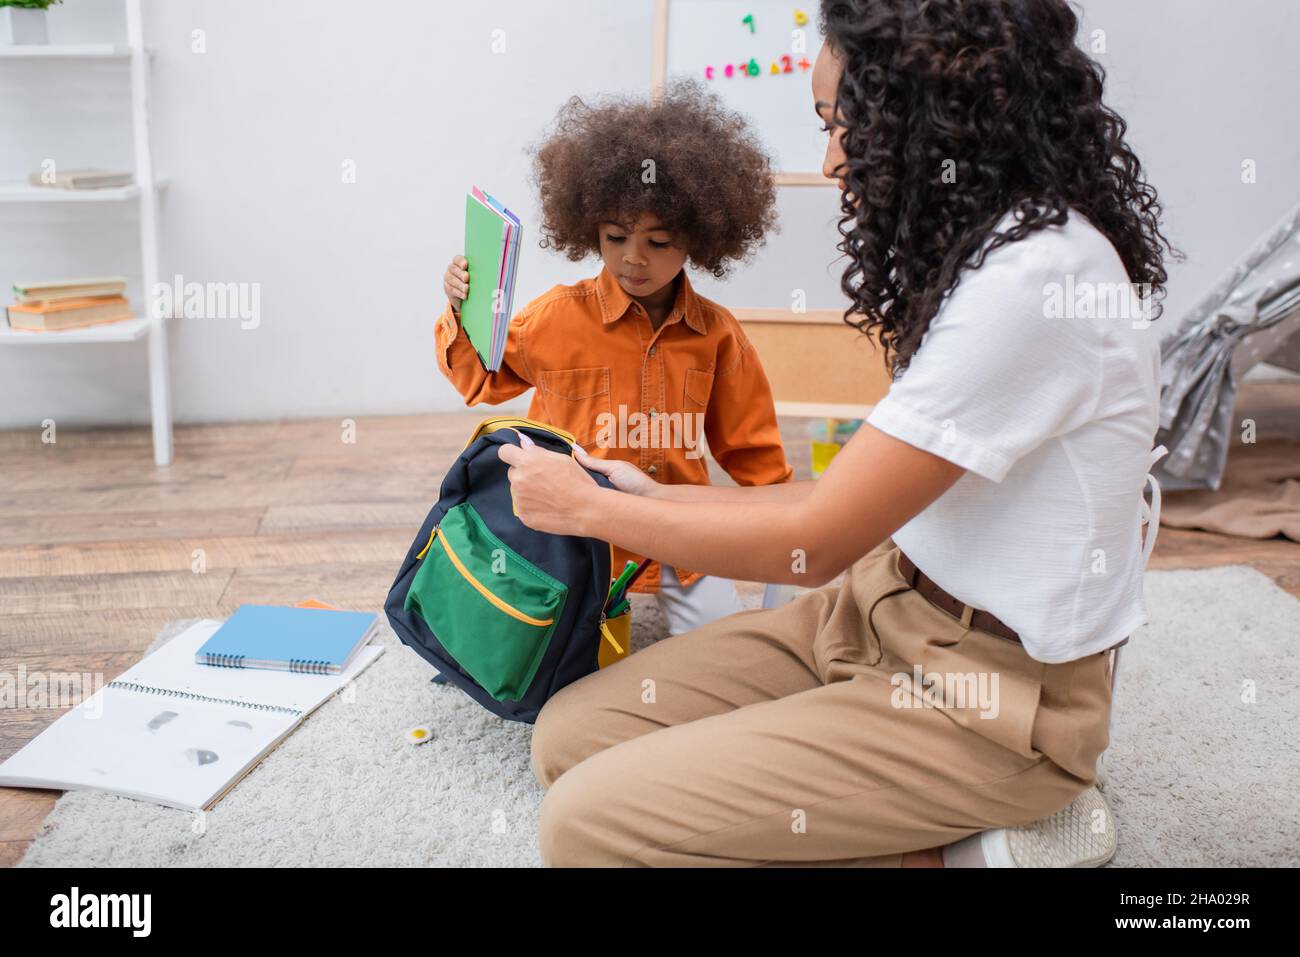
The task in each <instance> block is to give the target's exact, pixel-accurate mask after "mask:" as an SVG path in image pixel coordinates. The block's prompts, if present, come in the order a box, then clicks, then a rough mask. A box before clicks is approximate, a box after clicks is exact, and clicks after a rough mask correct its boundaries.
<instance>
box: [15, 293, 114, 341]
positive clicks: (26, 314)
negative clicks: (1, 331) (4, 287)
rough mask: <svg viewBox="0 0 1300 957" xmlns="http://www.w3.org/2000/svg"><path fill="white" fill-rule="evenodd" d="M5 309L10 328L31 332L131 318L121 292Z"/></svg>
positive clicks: (54, 330) (75, 327) (53, 330)
mask: <svg viewBox="0 0 1300 957" xmlns="http://www.w3.org/2000/svg"><path fill="white" fill-rule="evenodd" d="M7 313H8V315H9V325H10V327H11V328H13V329H24V330H28V331H31V332H56V331H58V330H60V329H77V328H80V327H82V326H96V325H99V324H100V323H103V322H121V321H122V320H124V319H132V318H134V316H132V315H131V305H130V303H128V302H127V301H126V297H125V296H94V297H89V298H85V299H66V300H63V301H62V302H33V303H23V304H20V305H16V306H10V307H9V308H8V310H7Z"/></svg>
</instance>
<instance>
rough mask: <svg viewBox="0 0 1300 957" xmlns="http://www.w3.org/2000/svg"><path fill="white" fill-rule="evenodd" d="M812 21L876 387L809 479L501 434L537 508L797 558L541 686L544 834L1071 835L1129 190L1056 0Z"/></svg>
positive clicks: (829, 157) (615, 858) (1149, 381)
mask: <svg viewBox="0 0 1300 957" xmlns="http://www.w3.org/2000/svg"><path fill="white" fill-rule="evenodd" d="M822 25H823V31H824V33H825V35H826V40H827V42H826V45H825V47H824V48H823V50H822V51H821V54H820V56H819V57H818V60H817V64H816V67H815V69H814V72H813V77H812V86H813V102H814V106H815V109H816V111H817V113H818V115H819V116H820V117H821V118H822V120H823V122H824V124H825V127H826V132H827V133H828V144H827V150H826V161H825V166H824V172H825V173H826V175H827V176H829V177H831V178H833V179H835V180H837V181H838V183H839V185H840V210H841V214H842V219H841V223H840V233H841V236H842V241H841V244H840V249H841V251H842V252H843V253H844V254H845V257H846V259H847V265H846V268H845V272H844V279H843V288H844V291H845V292H846V294H847V295H848V296H849V298H850V300H851V302H852V308H851V309H850V311H849V315H848V316H847V317H846V318H847V319H849V320H851V321H852V323H853V324H854V325H856V326H857V327H858V328H860V329H861V330H862V331H863V332H864V333H866V334H869V335H873V336H875V337H876V338H877V340H878V341H879V342H880V343H881V345H882V346H883V347H884V348H885V350H886V351H887V355H888V359H889V361H890V363H891V365H892V367H893V369H894V371H895V373H896V375H895V379H894V382H893V384H892V386H891V389H890V391H889V393H888V394H887V395H886V396H885V398H884V399H882V400H881V402H880V403H879V404H878V405H877V406H876V407H875V408H874V410H873V411H872V413H871V415H870V417H869V418H868V419H867V421H866V423H865V424H864V425H863V427H862V428H861V429H860V430H859V431H858V432H857V433H856V435H855V436H854V438H853V439H852V440H851V441H850V442H849V444H848V445H846V446H845V448H844V449H843V450H842V451H841V452H840V454H839V455H838V456H837V457H836V458H835V460H834V462H833V463H832V464H831V467H830V468H829V469H828V470H827V472H826V474H825V475H824V476H823V477H822V478H821V479H820V480H819V481H817V482H816V483H789V484H784V485H779V486H772V487H768V488H757V489H756V488H739V489H732V488H727V489H723V488H706V487H681V486H671V485H663V484H660V483H658V482H656V481H655V480H654V479H653V477H650V476H646V475H644V474H643V473H641V472H638V471H637V470H636V469H634V468H632V467H631V466H629V465H627V464H626V463H618V464H614V465H611V464H607V463H599V464H598V467H600V468H601V469H602V470H603V471H605V472H606V473H607V474H608V475H609V476H610V478H611V479H612V480H613V482H614V485H615V488H614V489H603V488H599V487H597V486H596V485H595V484H594V483H593V482H592V481H591V480H590V478H589V477H588V476H587V475H586V473H585V472H583V471H582V470H581V469H579V468H578V467H577V466H576V465H575V464H574V463H573V462H572V461H569V460H567V459H565V458H563V457H561V456H557V455H555V454H553V453H549V452H545V451H543V450H540V449H537V448H532V449H514V448H506V449H503V450H502V452H501V457H502V458H503V459H504V460H506V461H507V462H509V463H510V465H511V481H512V483H513V489H514V495H515V500H516V502H517V503H518V508H519V514H520V517H521V518H522V519H523V520H524V521H525V522H527V523H528V524H529V525H531V526H533V527H535V528H540V529H545V530H547V531H552V532H560V533H567V534H579V535H590V536H595V537H599V538H609V539H612V540H613V541H615V542H617V543H619V544H621V545H624V546H626V547H629V548H632V549H635V550H637V551H641V552H644V553H646V554H648V555H651V556H653V557H655V558H658V559H661V560H663V561H666V562H670V563H677V562H680V563H682V564H685V565H689V566H691V567H693V568H699V569H702V570H704V571H706V572H708V573H710V574H715V575H725V576H730V577H733V578H744V579H751V580H758V581H775V582H793V583H800V582H802V583H806V584H809V585H812V586H823V587H818V588H816V590H813V591H811V592H809V593H807V594H805V595H803V596H801V597H800V598H798V599H796V600H795V601H793V602H791V603H790V604H787V605H785V606H784V607H781V608H778V609H773V610H768V611H751V612H744V613H741V614H739V615H735V616H732V617H729V618H726V619H723V620H721V621H718V622H714V623H713V624H711V625H709V626H706V627H705V628H702V629H699V630H698V631H695V632H692V633H690V634H689V635H686V636H682V637H677V638H669V639H667V640H665V641H662V642H659V643H658V644H656V645H654V646H652V647H650V648H648V649H646V650H643V651H640V652H638V653H637V654H636V655H635V656H633V657H632V658H630V659H628V660H627V661H624V662H620V663H619V664H617V665H615V666H613V667H611V668H608V669H605V670H603V671H600V672H598V673H596V674H593V675H590V676H588V677H586V678H584V679H582V680H580V681H577V682H574V683H573V684H571V685H569V686H568V687H566V688H564V689H563V690H562V691H560V692H559V693H558V694H557V695H556V696H555V697H553V698H552V699H551V700H550V701H548V702H547V704H546V705H545V707H544V708H543V709H542V712H541V715H540V716H539V719H538V722H537V725H536V727H535V729H534V732H533V743H532V748H533V767H534V771H535V773H536V774H537V776H538V778H539V780H540V781H541V782H542V783H543V784H544V785H546V786H548V788H549V790H548V793H547V795H546V798H545V801H544V803H543V806H542V817H541V845H542V854H543V857H544V858H545V860H546V861H548V862H549V863H552V864H677V865H681V864H832V865H833V864H853V865H871V866H878V865H886V866H891V865H898V864H903V865H905V866H906V865H929V866H945V865H946V866H963V865H964V866H972V865H973V866H1029V865H1035V864H1051V865H1066V866H1095V865H1099V864H1101V863H1103V862H1104V861H1105V860H1107V859H1109V857H1110V855H1111V854H1113V853H1114V848H1115V830H1114V825H1113V821H1112V819H1111V818H1110V816H1109V813H1108V810H1107V808H1106V805H1105V802H1104V800H1103V798H1102V796H1101V794H1100V792H1098V791H1097V790H1096V788H1095V784H1096V782H1097V762H1098V758H1099V757H1100V755H1101V754H1102V752H1103V751H1104V750H1105V748H1106V745H1107V743H1108V740H1109V716H1110V703H1111V684H1112V677H1113V672H1114V658H1115V656H1114V654H1113V650H1114V649H1116V648H1117V647H1118V646H1119V645H1120V644H1122V643H1123V642H1124V641H1126V640H1127V638H1128V635H1129V634H1130V633H1131V632H1132V631H1133V630H1134V629H1136V628H1137V627H1138V626H1139V625H1141V624H1143V623H1144V622H1145V621H1146V620H1147V619H1146V609H1145V606H1144V602H1143V596H1142V572H1143V568H1144V566H1145V560H1146V557H1147V555H1148V554H1149V551H1150V548H1151V546H1152V545H1153V544H1154V536H1155V524H1156V518H1155V517H1152V519H1151V527H1149V528H1148V530H1147V533H1146V539H1145V541H1144V540H1143V537H1142V531H1141V526H1142V522H1143V512H1144V511H1146V503H1145V501H1144V499H1143V488H1144V484H1145V483H1146V481H1147V480H1148V479H1149V475H1148V474H1147V470H1148V468H1149V466H1150V463H1151V462H1152V461H1153V460H1154V458H1153V454H1152V449H1151V446H1152V442H1153V438H1154V436H1155V432H1156V425H1157V401H1158V397H1159V377H1158V370H1159V343H1158V339H1157V336H1156V333H1155V332H1154V331H1152V329H1151V325H1152V324H1151V322H1150V321H1149V320H1150V318H1151V316H1152V315H1153V313H1154V310H1153V309H1151V308H1150V306H1151V304H1152V302H1153V300H1154V299H1156V298H1158V297H1159V295H1160V294H1161V293H1162V291H1163V290H1162V287H1163V284H1164V282H1165V271H1164V268H1163V265H1162V257H1163V253H1164V252H1165V251H1166V250H1168V249H1169V247H1168V245H1167V243H1165V241H1164V239H1163V237H1162V235H1161V233H1160V229H1159V225H1158V214H1159V207H1158V205H1157V202H1156V196H1155V193H1154V191H1153V190H1152V189H1151V187H1150V186H1149V185H1147V183H1146V182H1145V180H1144V179H1143V175H1142V168H1141V165H1140V164H1139V162H1138V159H1137V157H1136V156H1135V155H1134V154H1133V152H1132V150H1131V149H1130V148H1129V147H1128V146H1127V145H1126V144H1125V142H1124V134H1125V125H1124V122H1123V120H1121V119H1120V118H1119V117H1118V116H1117V115H1116V114H1115V113H1114V112H1112V111H1111V110H1110V109H1108V108H1107V107H1106V106H1105V105H1104V104H1103V102H1102V84H1103V74H1102V71H1101V69H1100V68H1099V67H1098V66H1097V65H1096V64H1095V63H1093V62H1092V61H1090V60H1089V59H1088V57H1087V56H1085V54H1084V53H1083V52H1082V51H1081V50H1079V49H1078V48H1077V47H1076V46H1075V42H1074V38H1075V33H1076V30H1077V28H1078V22H1077V20H1076V17H1075V15H1074V13H1073V12H1072V11H1071V10H1070V8H1069V6H1068V5H1067V4H1066V3H1065V2H1064V0H823V3H822ZM1170 251H1171V250H1170ZM1158 452H1159V450H1157V454H1158ZM588 464H592V463H590V461H589V463H588ZM1153 504H1154V500H1153ZM792 556H793V560H792ZM840 573H844V575H843V582H842V584H838V585H831V586H829V587H824V586H825V585H826V583H827V582H829V581H830V580H831V579H832V578H834V577H836V576H838V575H839V574H840ZM1099 823H1104V824H1105V825H1106V826H1105V827H1103V828H1099V827H1097V824H1099Z"/></svg>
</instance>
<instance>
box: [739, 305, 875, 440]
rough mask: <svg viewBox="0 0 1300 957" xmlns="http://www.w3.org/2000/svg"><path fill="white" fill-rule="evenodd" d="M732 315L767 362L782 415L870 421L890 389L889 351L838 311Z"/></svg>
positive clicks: (765, 366)
mask: <svg viewBox="0 0 1300 957" xmlns="http://www.w3.org/2000/svg"><path fill="white" fill-rule="evenodd" d="M732 314H733V315H734V316H735V317H736V318H737V319H738V320H739V321H740V325H741V327H742V328H743V329H744V330H745V335H746V336H747V337H748V339H749V341H750V342H751V343H752V344H753V346H754V348H755V349H756V350H757V352H758V357H759V359H760V361H761V362H762V363H763V369H764V371H765V372H766V373H767V378H768V382H769V383H770V384H771V386H772V397H773V398H774V399H775V400H776V412H777V415H790V416H807V417H814V418H834V419H865V418H866V417H867V416H868V415H870V414H871V410H872V409H873V408H874V407H875V404H876V403H877V402H879V401H880V399H881V398H883V397H884V395H885V393H886V392H888V391H889V384H890V381H891V379H890V376H889V371H888V369H887V367H886V364H885V356H884V353H883V352H882V351H881V349H880V347H879V346H878V345H877V344H876V343H875V342H874V341H873V340H871V339H868V338H867V337H866V336H864V335H862V333H860V332H859V331H858V330H857V329H855V328H853V327H852V326H850V325H848V324H847V323H845V322H844V314H843V313H842V312H841V311H840V310H838V309H809V310H808V311H806V312H792V311H791V310H789V309H766V308H740V309H733V310H732Z"/></svg>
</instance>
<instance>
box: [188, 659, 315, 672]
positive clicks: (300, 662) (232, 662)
mask: <svg viewBox="0 0 1300 957" xmlns="http://www.w3.org/2000/svg"><path fill="white" fill-rule="evenodd" d="M247 657H248V656H247V655H214V654H206V655H204V656H203V661H202V662H201V664H205V665H211V666H212V667H214V668H247V667H248V666H247V665H246V664H244V660H245V659H246V658H247ZM288 664H289V671H292V672H295V673H297V674H304V675H327V674H330V673H331V672H330V663H329V662H328V661H323V660H316V659H313V658H290V659H289V662H288Z"/></svg>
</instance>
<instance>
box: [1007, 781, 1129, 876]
mask: <svg viewBox="0 0 1300 957" xmlns="http://www.w3.org/2000/svg"><path fill="white" fill-rule="evenodd" d="M1099 825H1100V829H1099ZM1006 841H1007V849H1008V850H1009V852H1010V854H1011V858H1012V859H1013V860H1014V861H1015V864H1016V866H1017V867H1101V866H1102V865H1103V864H1105V863H1106V862H1107V861H1109V860H1110V859H1111V858H1112V857H1114V856H1115V848H1116V835H1115V815H1114V814H1112V813H1111V810H1110V805H1109V804H1108V803H1107V802H1106V798H1105V796H1104V795H1103V794H1102V793H1101V792H1100V791H1098V790H1097V789H1096V788H1095V787H1091V788H1088V790H1086V791H1084V792H1083V793H1082V794H1080V795H1079V796H1078V797H1077V798H1075V799H1074V800H1073V801H1072V802H1071V803H1070V805H1069V806H1068V807H1066V808H1064V809H1063V810H1060V811H1058V812H1057V813H1055V814H1053V815H1052V816H1051V817H1049V818H1044V819H1043V820H1041V821H1037V822H1035V823H1033V824H1030V825H1027V826H1025V827H1014V828H1008V829H1007V831H1006Z"/></svg>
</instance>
